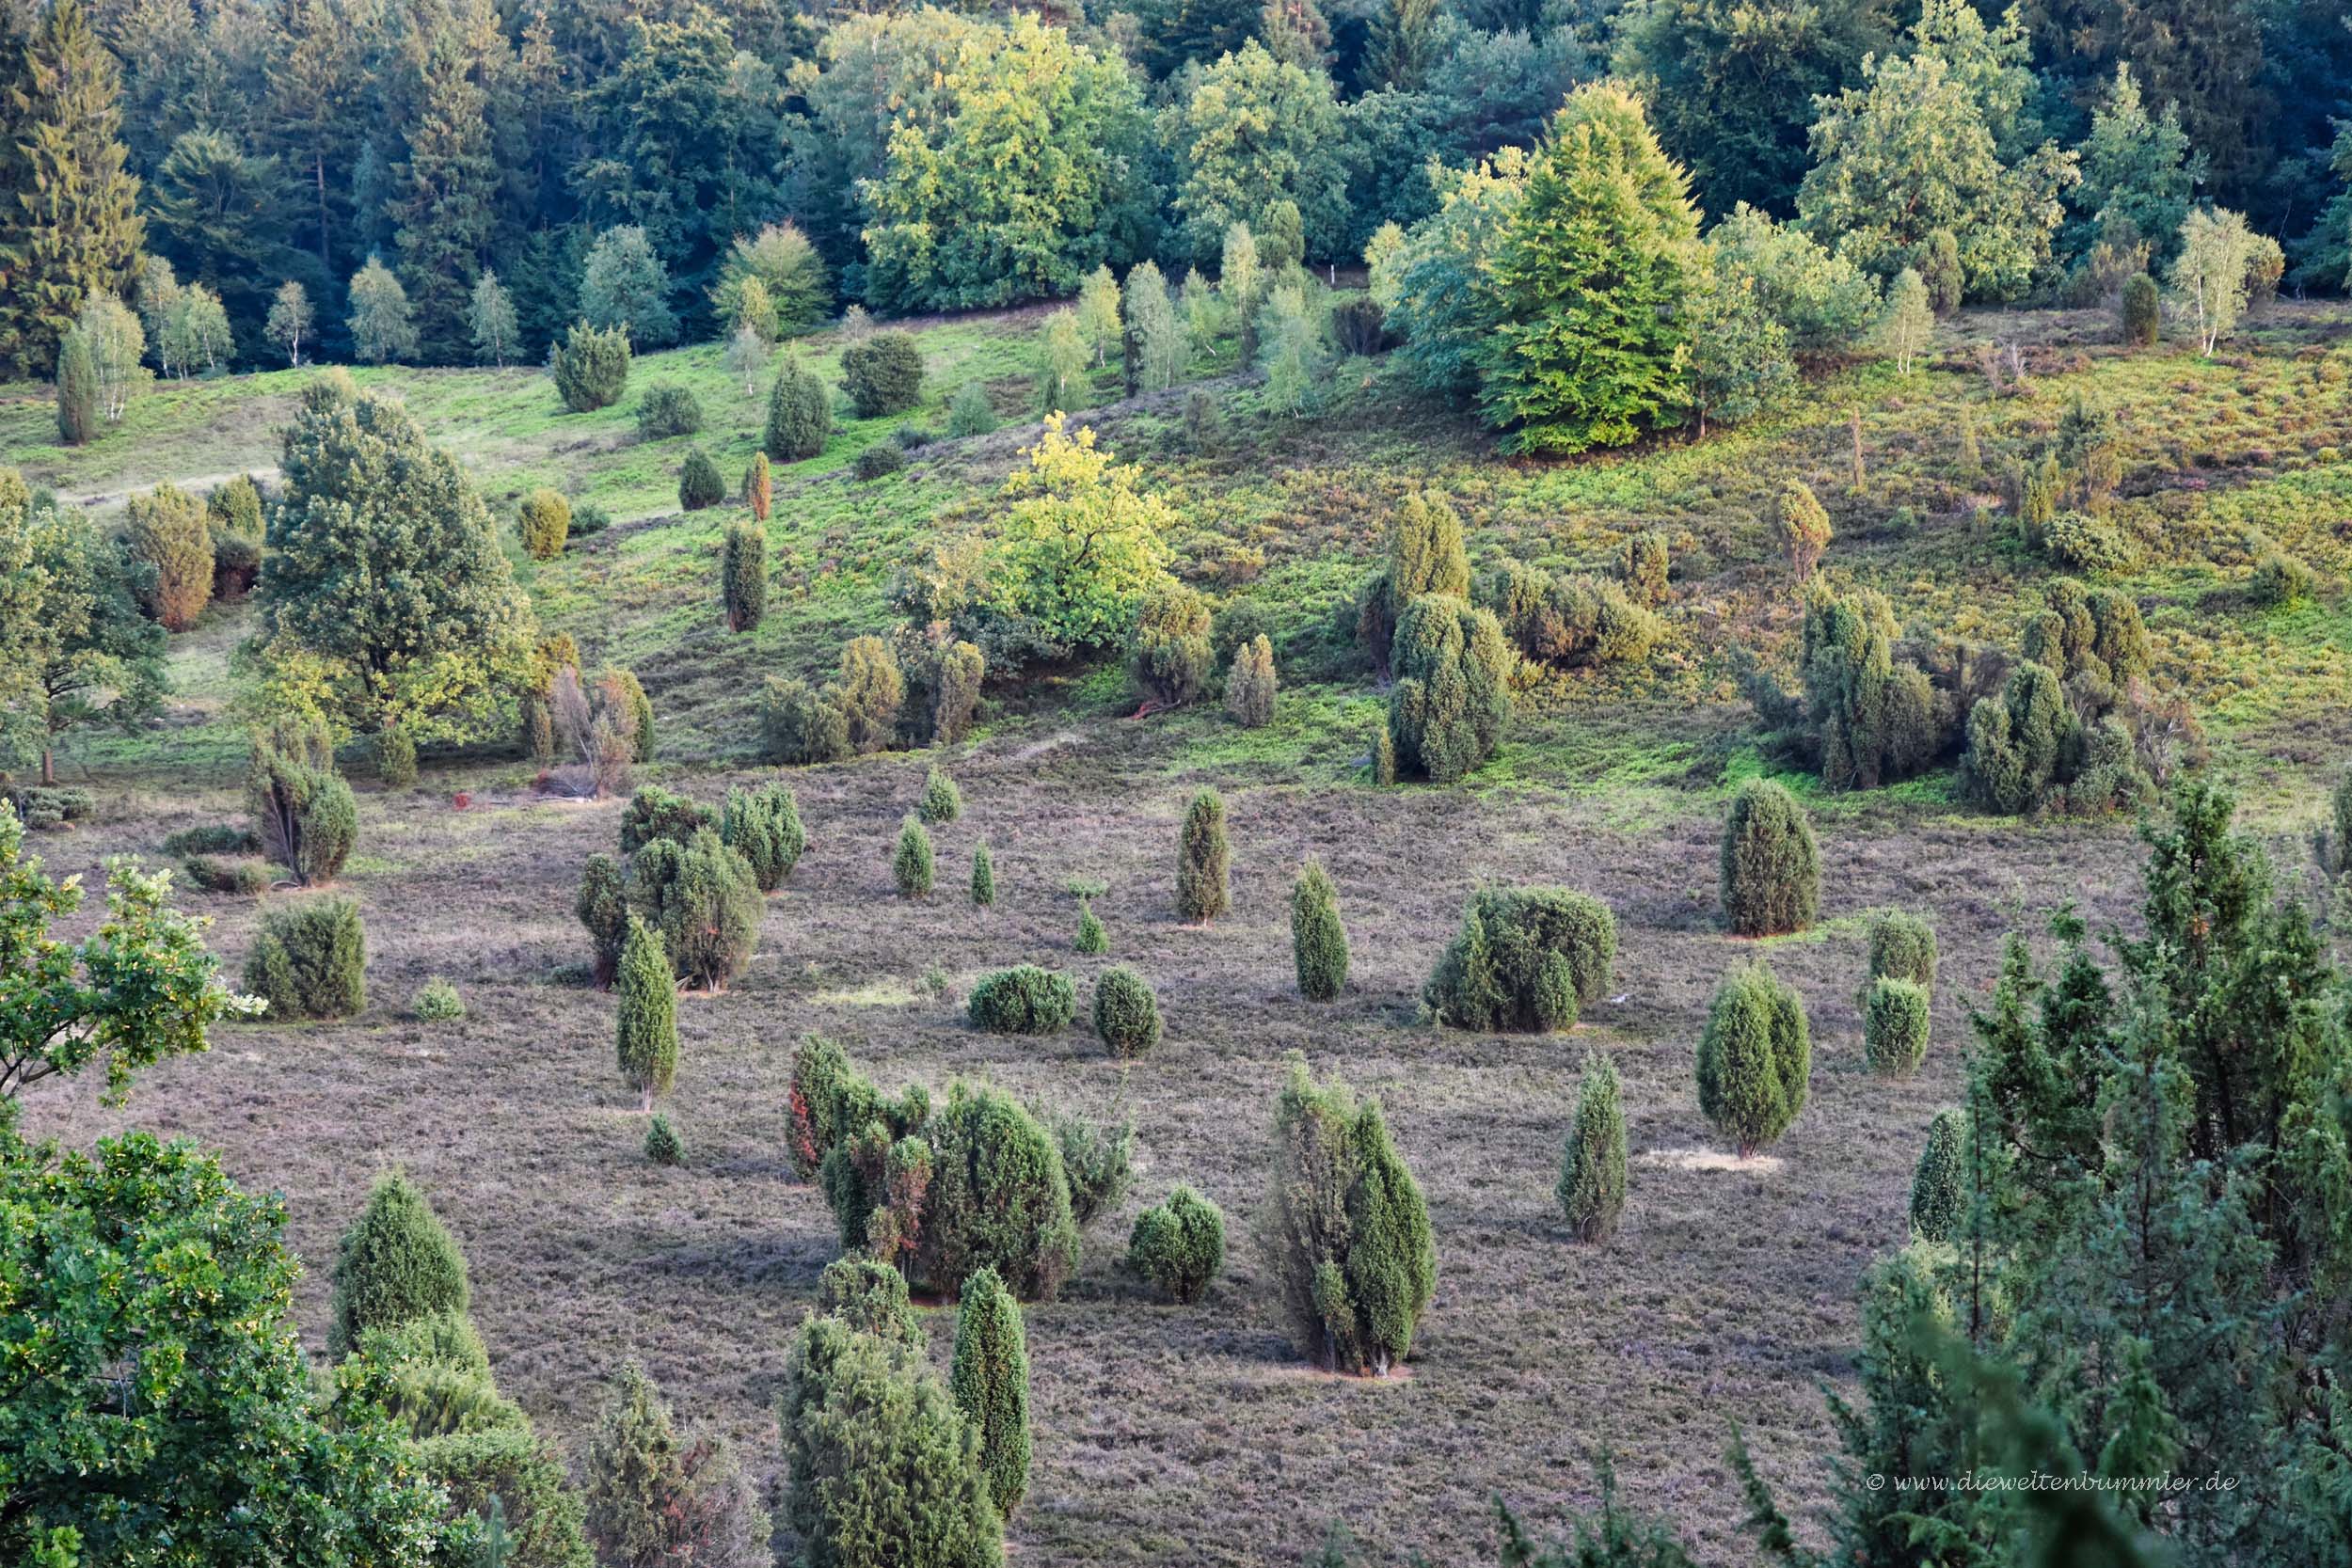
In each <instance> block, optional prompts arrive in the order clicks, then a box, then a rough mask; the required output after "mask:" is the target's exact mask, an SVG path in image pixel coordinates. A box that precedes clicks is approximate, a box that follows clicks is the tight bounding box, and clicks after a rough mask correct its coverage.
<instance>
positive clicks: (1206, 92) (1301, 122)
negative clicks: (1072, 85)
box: [1158, 39, 1347, 266]
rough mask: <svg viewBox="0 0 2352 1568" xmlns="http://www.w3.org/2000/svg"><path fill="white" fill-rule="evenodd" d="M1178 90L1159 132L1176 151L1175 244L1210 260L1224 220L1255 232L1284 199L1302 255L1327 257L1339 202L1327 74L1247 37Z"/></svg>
mask: <svg viewBox="0 0 2352 1568" xmlns="http://www.w3.org/2000/svg"><path fill="white" fill-rule="evenodd" d="M1180 86H1181V88H1182V91H1181V93H1180V96H1179V97H1178V98H1177V99H1176V100H1175V101H1174V102H1172V103H1169V104H1168V106H1167V107H1166V108H1164V109H1162V110H1161V111H1160V117H1159V127H1158V128H1159V135H1160V139H1161V141H1162V142H1163V143H1164V144H1165V145H1167V146H1168V147H1169V148H1170V149H1172V150H1174V153H1175V179H1176V187H1175V192H1174V196H1173V198H1172V200H1171V203H1170V205H1171V206H1172V207H1173V209H1174V212H1175V216H1176V224H1177V243H1178V245H1180V246H1181V247H1182V248H1183V250H1184V252H1185V253H1186V254H1188V255H1189V256H1190V258H1191V260H1192V261H1193V262H1194V263H1195V264H1196V265H1200V266H1205V265H1207V264H1208V263H1209V262H1211V261H1215V260H1216V258H1217V257H1218V255H1219V254H1220V252H1221V251H1222V249H1223V247H1224V245H1225V235H1226V230H1228V228H1230V227H1231V226H1232V224H1235V223H1246V224H1248V225H1249V226H1250V228H1251V229H1252V230H1256V231H1259V232H1263V231H1264V230H1265V229H1266V227H1267V222H1268V217H1269V214H1270V212H1271V210H1272V209H1273V208H1274V207H1275V206H1276V205H1277V204H1278V203H1279V202H1283V201H1288V202H1290V203H1292V204H1293V205H1294V206H1295V208H1296V210H1297V212H1298V214H1299V215H1300V220H1301V223H1302V226H1303V231H1304V243H1305V251H1306V254H1307V255H1309V256H1313V257H1318V258H1320V257H1325V256H1330V255H1333V254H1335V253H1336V252H1337V251H1338V250H1339V248H1340V246H1341V245H1343V243H1344V240H1345V228H1346V223H1347V207H1346V180H1345V178H1344V169H1343V165H1342V162H1341V160H1342V158H1343V154H1344V146H1345V144H1344V141H1343V136H1342V134H1341V120H1340V110H1339V105H1338V103H1336V101H1335V100H1334V99H1333V97H1332V89H1331V79H1330V78H1329V77H1328V76H1327V75H1326V74H1324V73H1323V72H1321V71H1306V70H1303V69H1301V68H1300V67H1299V66H1297V65H1295V64H1292V63H1290V62H1288V61H1284V60H1278V59H1277V58H1276V57H1275V56H1274V55H1271V54H1268V53H1267V52H1266V50H1265V48H1264V46H1263V45H1262V44H1261V43H1259V42H1258V41H1257V40H1255V39H1252V40H1248V42H1246V43H1244V44H1242V45H1241V47H1240V48H1239V50H1237V51H1236V52H1235V53H1233V54H1231V55H1225V56H1224V57H1223V58H1221V59H1218V60H1216V62H1215V63H1214V64H1209V65H1204V66H1203V67H1202V68H1201V69H1200V71H1198V72H1194V73H1187V75H1186V76H1185V77H1184V79H1183V81H1182V82H1181V84H1180Z"/></svg>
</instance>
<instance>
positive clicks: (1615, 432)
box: [1475, 84, 1702, 452]
mask: <svg viewBox="0 0 2352 1568" xmlns="http://www.w3.org/2000/svg"><path fill="white" fill-rule="evenodd" d="M1688 185H1689V181H1688V179H1687V177H1686V176H1685V175H1684V174H1683V171H1682V170H1681V168H1680V167H1679V166H1677V165H1676V164H1675V163H1674V161H1673V160H1672V159H1670V158H1668V157H1667V156H1666V155H1665V153H1663V152H1662V151H1661V150H1659V147H1658V139H1657V137H1656V136H1655V135H1652V134H1651V132H1650V129H1649V126H1648V123H1647V121H1646V120H1645V118H1644V116H1643V111H1642V103H1641V100H1640V99H1638V98H1636V97H1634V96H1633V95H1632V94H1631V93H1629V92H1628V91H1627V90H1625V89H1624V88H1623V87H1617V86H1614V85H1613V84H1602V85H1596V86H1587V87H1580V88H1578V89H1577V90H1576V91H1575V92H1574V93H1571V94H1570V95H1569V97H1568V102H1567V103H1566V104H1565V106H1564V107H1563V108H1562V109H1561V110H1560V112H1559V113H1558V114H1556V115H1554V116H1553V117H1552V119H1551V123H1550V126H1549V130H1548V132H1547V134H1546V138H1545V142H1544V146H1543V148H1542V149H1541V150H1539V151H1538V152H1537V154H1536V155H1535V157H1534V160H1533V161H1532V163H1531V164H1530V166H1529V168H1528V174H1527V185H1526V191H1525V194H1524V195H1523V196H1522V197H1521V198H1520V199H1519V201H1518V205H1517V207H1516V210H1515V211H1514V213H1513V214H1512V217H1511V222H1510V227H1509V229H1508V230H1507V231H1506V232H1505V233H1504V235H1503V236H1502V240H1501V242H1500V243H1499V244H1498V245H1497V246H1496V250H1495V253H1494V257H1493V261H1492V271H1491V273H1490V275H1489V282H1488V285H1487V287H1488V289H1489V290H1490V292H1491V309H1492V310H1493V313H1494V315H1493V329H1492V330H1491V331H1490V332H1489V333H1488V334H1487V335H1486V339H1485V341H1483V342H1482V343H1481V344H1480V346H1479V347H1478V349H1477V350H1476V355H1475V357H1476V362H1477V365H1478V369H1479V406H1480V409H1481V410H1482V412H1483V413H1484V414H1485V416H1486V421H1487V422H1488V423H1489V424H1491V425H1493V426H1495V427H1496V428H1497V429H1500V430H1503V431H1505V432H1507V434H1506V435H1505V436H1504V444H1505V446H1506V447H1507V448H1508V449H1509V450H1511V451H1553V452H1574V451H1584V450H1585V449H1586V448H1588V447H1595V446H1623V445H1625V444H1626V443H1627V442H1629V441H1632V440H1634V439H1635V438H1637V437H1638V436H1641V435H1642V434H1644V433H1645V432H1646V431H1649V430H1653V429H1656V428H1659V427H1660V426H1661V425H1670V424H1673V423H1676V422H1677V421H1678V420H1679V418H1680V415H1681V410H1682V407H1683V404H1684V402H1685V398H1686V391H1685V382H1684V366H1685V362H1686V360H1687V358H1688V356H1689V352H1690V341H1689V330H1690V328H1689V325H1688V324H1687V322H1686V321H1684V320H1683V318H1682V315H1681V306H1682V303H1683V299H1684V296H1685V295H1686V293H1688V292H1689V290H1690V288H1691V286H1692V282H1693V280H1694V279H1695V277H1696V276H1697V273H1698V269H1699V267H1700V266H1701V264H1702V263H1701V257H1700V252H1699V248H1698V214H1697V213H1696V212H1695V211H1694V210H1693V209H1692V205H1691V199H1690V197H1689V195H1688Z"/></svg>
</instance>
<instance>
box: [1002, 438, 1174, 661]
mask: <svg viewBox="0 0 2352 1568" xmlns="http://www.w3.org/2000/svg"><path fill="white" fill-rule="evenodd" d="M1027 455H1028V459H1029V466H1028V467H1026V468H1022V469H1017V470H1015V471H1014V473H1013V474H1012V476H1011V477H1010V478H1009V479H1007V480H1006V481H1005V486H1004V489H1003V491H1002V492H1001V493H1000V494H1001V496H1002V499H1004V500H1005V501H1006V502H1007V503H1008V504H1007V506H1006V508H1005V512H1004V515H1003V516H1002V518H1001V520H1000V521H999V523H998V525H997V527H996V530H995V534H994V537H993V540H992V541H991V545H990V554H991V555H992V557H993V562H992V569H991V570H990V571H989V572H988V573H987V581H988V582H989V584H990V586H991V591H992V592H993V594H994V595H995V598H996V605H997V608H998V609H999V610H1002V611H1004V612H1006V613H1008V614H1009V615H1010V616H1012V617H1013V618H1014V619H1016V620H1017V621H1019V622H1020V623H1022V624H1023V626H1024V628H1025V630H1026V631H1027V632H1029V633H1030V634H1031V635H1033V636H1034V637H1035V638H1036V639H1037V640H1038V641H1040V642H1041V643H1042V644H1044V645H1047V646H1050V647H1055V648H1059V649H1063V650H1079V649H1088V650H1091V649H1101V648H1112V647H1117V646H1118V645H1120V642H1121V641H1123V640H1124V639H1125V637H1126V634H1127V628H1128V627H1129V626H1131V625H1132V624H1133V623H1134V621H1135V615H1136V606H1137V605H1138V604H1140V603H1141V602H1142V600H1143V596H1144V594H1147V593H1148V592H1150V591H1151V590H1152V588H1154V587H1157V586H1158V585H1159V584H1160V583H1161V582H1162V581H1163V580H1164V579H1165V578H1167V576H1168V561H1169V559H1170V556H1171V551H1170V549H1169V546H1168V539H1167V534H1168V529H1169V528H1170V526H1171V525H1172V524H1173V523H1174V522H1175V513H1174V511H1173V510H1172V509H1171V508H1170V507H1169V506H1168V502H1167V501H1165V500H1163V499H1161V498H1160V497H1158V496H1156V495H1154V494H1152V492H1151V491H1149V490H1146V489H1145V488H1143V472H1142V470H1141V469H1140V468H1138V467H1136V466H1135V465H1133V464H1120V463H1115V462H1113V461H1112V460H1111V454H1110V453H1109V452H1106V451H1103V450H1102V449H1101V448H1099V447H1098V446H1096V445H1095V440H1094V432H1093V431H1092V430H1090V429H1081V430H1080V431H1079V432H1078V433H1077V435H1075V436H1072V435H1070V434H1069V433H1068V431H1067V430H1066V428H1065V421H1064V420H1063V418H1062V416H1061V415H1059V414H1053V415H1049V416H1047V418H1046V420H1045V434H1044V435H1043V436H1042V437H1041V438H1040V439H1039V441H1038V444H1037V445H1036V446H1034V447H1032V448H1030V449H1029V451H1028V454H1027Z"/></svg>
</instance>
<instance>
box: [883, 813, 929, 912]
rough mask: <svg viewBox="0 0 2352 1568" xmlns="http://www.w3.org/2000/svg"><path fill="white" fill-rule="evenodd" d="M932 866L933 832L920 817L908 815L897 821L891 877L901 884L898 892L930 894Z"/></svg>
mask: <svg viewBox="0 0 2352 1568" xmlns="http://www.w3.org/2000/svg"><path fill="white" fill-rule="evenodd" d="M931 869H932V857H931V835H930V833H929V832H925V831H924V828H923V823H922V819H921V818H920V817H916V816H908V817H907V818H905V819H904V820H903V821H901V822H900V823H899V824H898V845H897V847H894V848H893V849H892V850H891V852H890V877H891V880H893V881H895V882H897V883H898V896H899V897H901V898H928V897H930V893H931Z"/></svg>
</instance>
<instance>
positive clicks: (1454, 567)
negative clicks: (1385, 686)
mask: <svg viewBox="0 0 2352 1568" xmlns="http://www.w3.org/2000/svg"><path fill="white" fill-rule="evenodd" d="M1422 594H1449V595H1451V596H1453V597H1454V598H1457V599H1467V598H1469V597H1470V556H1469V554H1468V553H1467V552H1466V551H1465V550H1464V548H1463V546H1462V519H1461V517H1460V516H1459V515H1457V514H1456V513H1455V512H1454V508H1453V507H1452V506H1451V505H1449V504H1448V503H1447V502H1446V500H1445V499H1444V498H1442V497H1439V496H1433V495H1427V494H1420V493H1417V494H1414V495H1410V496H1407V497H1406V498H1405V503H1404V504H1403V505H1402V506H1400V507H1398V508H1397V511H1396V515H1394V516H1392V517H1391V518H1390V519H1389V559H1388V563H1387V564H1386V565H1384V566H1382V567H1381V568H1380V570H1379V571H1377V572H1375V573H1374V574H1373V576H1372V577H1371V578H1369V579H1368V580H1367V581H1366V582H1365V584H1364V587H1363V589H1362V591H1361V592H1360V593H1359V594H1358V595H1357V601H1356V632H1357V636H1358V638H1359V640H1360V641H1362V643H1363V645H1364V651H1365V652H1366V653H1368V654H1370V655H1371V656H1372V661H1373V665H1374V667H1375V668H1376V669H1382V670H1385V669H1388V668H1389V667H1390V648H1391V644H1392V642H1393V641H1394V640H1395V637H1396V625H1397V622H1398V620H1399V619H1401V618H1402V617H1403V615H1404V613H1405V610H1406V606H1407V605H1410V604H1411V603H1412V602H1413V601H1414V600H1415V599H1417V598H1420V597H1421V596H1422Z"/></svg>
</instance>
